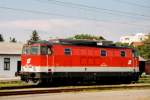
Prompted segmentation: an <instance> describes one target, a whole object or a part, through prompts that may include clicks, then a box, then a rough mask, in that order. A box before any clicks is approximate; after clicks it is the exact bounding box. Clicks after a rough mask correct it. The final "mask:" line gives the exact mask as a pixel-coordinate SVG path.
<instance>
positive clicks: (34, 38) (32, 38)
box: [30, 30, 40, 41]
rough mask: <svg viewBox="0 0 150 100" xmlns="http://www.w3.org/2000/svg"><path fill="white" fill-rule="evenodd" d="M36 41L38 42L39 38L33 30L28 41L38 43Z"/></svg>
mask: <svg viewBox="0 0 150 100" xmlns="http://www.w3.org/2000/svg"><path fill="white" fill-rule="evenodd" d="M38 40H40V37H39V35H38V33H37V31H36V30H34V31H33V32H32V37H31V39H30V41H38Z"/></svg>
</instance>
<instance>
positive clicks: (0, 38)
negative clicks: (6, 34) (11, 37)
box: [0, 34, 4, 42]
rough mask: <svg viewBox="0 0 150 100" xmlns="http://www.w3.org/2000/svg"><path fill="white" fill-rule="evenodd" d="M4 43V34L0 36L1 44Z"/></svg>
mask: <svg viewBox="0 0 150 100" xmlns="http://www.w3.org/2000/svg"><path fill="white" fill-rule="evenodd" d="M3 41H4V38H3V36H2V34H0V42H3Z"/></svg>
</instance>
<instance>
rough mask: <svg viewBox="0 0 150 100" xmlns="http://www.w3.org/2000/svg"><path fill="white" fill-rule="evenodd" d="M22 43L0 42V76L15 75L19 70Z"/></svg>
mask: <svg viewBox="0 0 150 100" xmlns="http://www.w3.org/2000/svg"><path fill="white" fill-rule="evenodd" d="M22 46H23V44H22V43H9V42H0V78H5V77H6V78H7V77H15V72H17V71H18V70H20V66H21V58H20V56H21V49H22Z"/></svg>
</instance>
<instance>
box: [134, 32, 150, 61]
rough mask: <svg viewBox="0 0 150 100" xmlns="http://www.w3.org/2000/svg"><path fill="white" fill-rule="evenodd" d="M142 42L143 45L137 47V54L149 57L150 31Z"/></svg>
mask: <svg viewBox="0 0 150 100" xmlns="http://www.w3.org/2000/svg"><path fill="white" fill-rule="evenodd" d="M143 42H144V45H141V46H138V47H137V49H138V51H139V54H140V55H141V56H142V57H144V58H145V59H150V33H149V34H148V38H147V39H146V40H145V41H143Z"/></svg>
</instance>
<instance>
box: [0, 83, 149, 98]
mask: <svg viewBox="0 0 150 100" xmlns="http://www.w3.org/2000/svg"><path fill="white" fill-rule="evenodd" d="M143 88H144V89H150V84H131V85H104V86H75V87H56V88H32V89H18V90H1V91H0V96H12V95H27V94H44V93H61V92H80V91H89V90H112V89H143Z"/></svg>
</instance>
